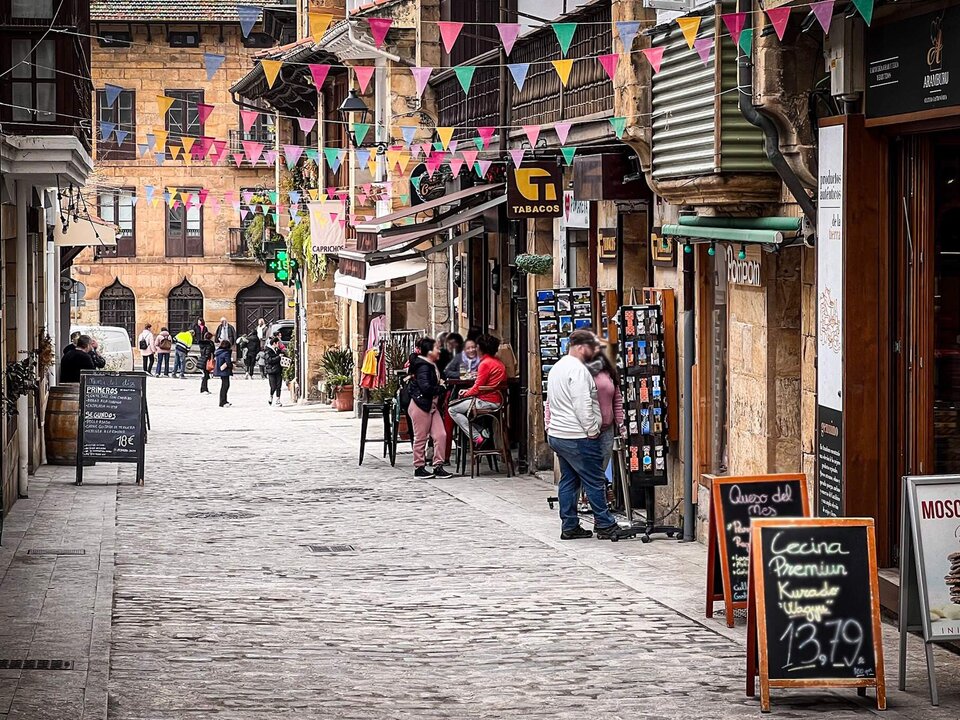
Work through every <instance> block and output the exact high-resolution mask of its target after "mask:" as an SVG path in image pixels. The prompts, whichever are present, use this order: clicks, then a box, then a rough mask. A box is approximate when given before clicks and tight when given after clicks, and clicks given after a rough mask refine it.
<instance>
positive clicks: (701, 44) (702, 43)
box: [693, 0, 833, 65]
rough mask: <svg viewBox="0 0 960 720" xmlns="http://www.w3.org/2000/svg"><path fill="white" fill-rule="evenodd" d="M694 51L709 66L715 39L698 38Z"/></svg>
mask: <svg viewBox="0 0 960 720" xmlns="http://www.w3.org/2000/svg"><path fill="white" fill-rule="evenodd" d="M830 2H833V0H830ZM693 49H694V50H696V51H697V54H698V55H699V56H700V62H702V63H703V64H704V65H707V64H709V62H710V51H711V50H713V37H712V36H711V37H702V38H697V39H696V40H694V42H693Z"/></svg>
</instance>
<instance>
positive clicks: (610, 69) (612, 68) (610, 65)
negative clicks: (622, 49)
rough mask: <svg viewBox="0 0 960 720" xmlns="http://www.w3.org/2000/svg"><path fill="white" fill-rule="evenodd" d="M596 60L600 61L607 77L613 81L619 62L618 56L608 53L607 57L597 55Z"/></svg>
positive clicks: (617, 54)
mask: <svg viewBox="0 0 960 720" xmlns="http://www.w3.org/2000/svg"><path fill="white" fill-rule="evenodd" d="M597 60H599V61H600V64H601V65H602V66H603V69H604V70H605V71H606V72H607V76H608V77H609V78H610V79H611V80H613V76H614V75H616V73H617V63H619V62H620V54H619V53H610V54H609V55H598V56H597Z"/></svg>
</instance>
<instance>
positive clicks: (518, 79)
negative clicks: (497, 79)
mask: <svg viewBox="0 0 960 720" xmlns="http://www.w3.org/2000/svg"><path fill="white" fill-rule="evenodd" d="M507 67H508V68H510V74H511V75H513V81H514V82H515V83H516V84H517V90H523V84H524V83H525V82H526V81H527V71H528V70H530V63H513V64H511V65H507Z"/></svg>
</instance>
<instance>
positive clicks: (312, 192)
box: [307, 188, 320, 200]
mask: <svg viewBox="0 0 960 720" xmlns="http://www.w3.org/2000/svg"><path fill="white" fill-rule="evenodd" d="M307 192H308V193H310V199H311V200H316V199H317V198H318V197H320V190H319V188H310V189H309V190H307Z"/></svg>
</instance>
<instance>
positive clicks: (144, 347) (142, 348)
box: [140, 337, 148, 350]
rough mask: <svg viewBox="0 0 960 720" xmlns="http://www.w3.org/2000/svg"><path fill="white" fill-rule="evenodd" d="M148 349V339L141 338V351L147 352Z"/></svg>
mask: <svg viewBox="0 0 960 720" xmlns="http://www.w3.org/2000/svg"><path fill="white" fill-rule="evenodd" d="M147 347H148V345H147V340H146V338H144V337H141V338H140V349H141V350H146V349H147Z"/></svg>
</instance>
